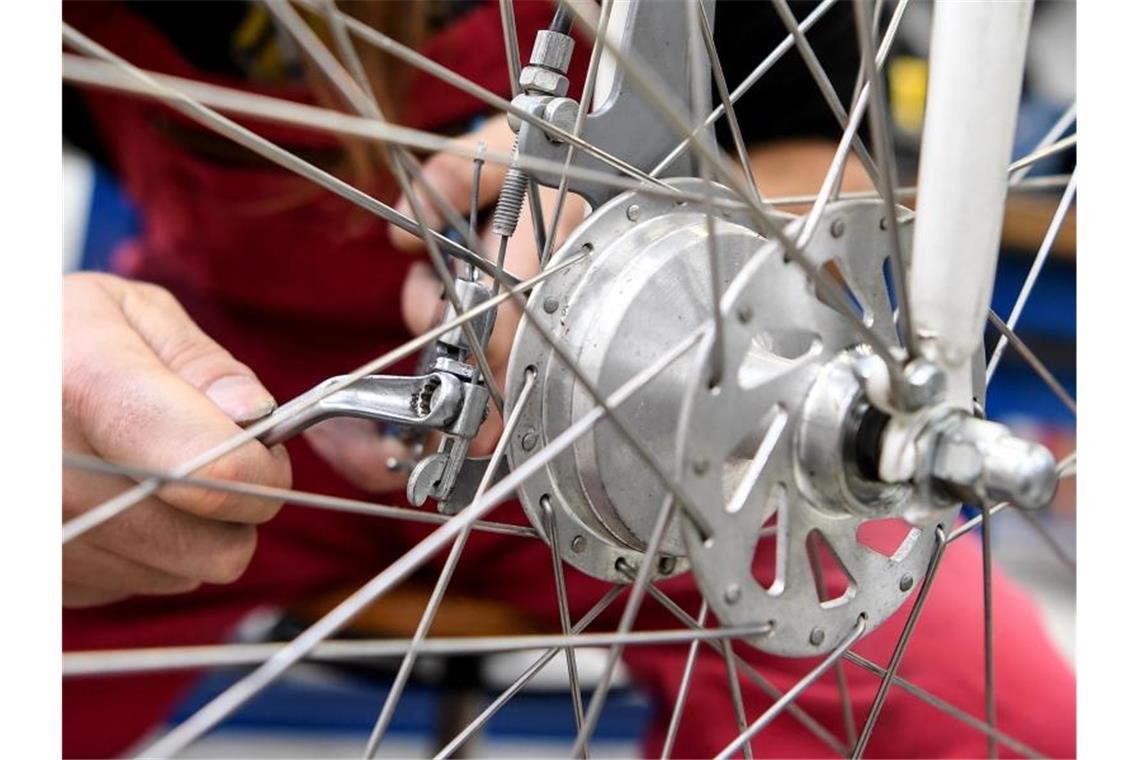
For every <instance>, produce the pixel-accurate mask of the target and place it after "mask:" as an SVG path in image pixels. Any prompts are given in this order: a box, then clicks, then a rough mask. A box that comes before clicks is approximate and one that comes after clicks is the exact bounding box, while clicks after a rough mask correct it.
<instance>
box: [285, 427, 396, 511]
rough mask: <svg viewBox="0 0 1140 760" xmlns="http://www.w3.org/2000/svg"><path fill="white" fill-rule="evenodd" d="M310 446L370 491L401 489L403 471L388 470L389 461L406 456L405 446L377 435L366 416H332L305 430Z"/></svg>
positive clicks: (350, 478)
mask: <svg viewBox="0 0 1140 760" xmlns="http://www.w3.org/2000/svg"><path fill="white" fill-rule="evenodd" d="M305 439H306V440H308V442H309V445H311V446H312V447H313V450H314V451H316V452H317V454H319V455H320V457H321V458H322V459H324V460H325V461H326V462H328V464H329V465H330V466H331V467H332V468H333V469H334V470H336V471H337V473H339V474H340V475H341V476H342V477H343V478H345V479H346V480H348V481H349V482H350V483H352V484H353V485H355V486H357V487H358V488H361V489H363V490H365V491H370V492H372V493H385V492H388V491H398V490H402V489H403V488H404V487H405V485H406V484H407V480H408V478H407V474H406V473H404V472H403V471H400V470H392V469H391V467H390V464H391V463H392V462H393V461H402V460H406V459H407V458H408V457H409V456H410V451H409V450H408V447H407V446H405V445H404V444H403V443H402V442H400V441H399V440H397V439H395V438H393V437H391V436H386V435H381V433H380V431H379V430H377V428H376V424H375V423H374V422H371V421H369V420H360V419H350V418H345V419H333V420H326V421H324V422H322V423H320V424H319V425H314V426H313V427H311V428H309V429H308V430H306V431H305Z"/></svg>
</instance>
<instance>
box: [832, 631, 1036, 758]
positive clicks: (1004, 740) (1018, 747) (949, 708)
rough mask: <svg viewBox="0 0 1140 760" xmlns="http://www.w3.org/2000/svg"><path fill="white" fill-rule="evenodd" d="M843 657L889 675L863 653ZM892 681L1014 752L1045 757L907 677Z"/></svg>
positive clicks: (877, 672) (882, 676)
mask: <svg viewBox="0 0 1140 760" xmlns="http://www.w3.org/2000/svg"><path fill="white" fill-rule="evenodd" d="M843 657H844V659H846V660H847V661H848V662H850V663H852V664H854V665H858V666H859V667H861V668H863V669H864V670H866V671H867V672H869V673H874V674H875V675H877V676H878V677H879V678H886V677H887V670H886V668H882V667H880V666H878V665H876V664H875V663H873V662H871V661H870V660H868V659H867V658H865V657H862V656H861V655H858V654H856V653H855V652H847V653H846V654H845V655H844V656H843ZM890 682H891V683H892V684H894V685H895V686H898V687H899V688H900V689H902V690H903V691H905V692H907V693H908V694H911V695H912V696H915V697H917V698H918V699H921V700H922V701H923V702H925V703H926V704H928V705H930V706H931V707H933V708H935V709H936V710H939V711H941V712H942V713H944V714H946V715H948V716H950V717H951V718H954V719H955V720H957V721H959V722H961V723H964V724H966V725H967V726H970V727H971V728H974V729H977V730H978V731H979V732H981V733H982V734H985V735H986V736H991V735H992V736H993V737H994V738H996V739H997V740H998V742H999V743H1001V744H1003V745H1004V746H1006V747H1009V748H1010V749H1012V750H1013V751H1014V752H1017V753H1019V754H1021V755H1024V756H1025V757H1045V754H1044V753H1042V752H1038V751H1037V750H1035V749H1033V748H1032V747H1030V746H1028V745H1026V744H1024V743H1023V742H1021V741H1019V740H1017V739H1014V738H1013V737H1012V736H1009V735H1007V734H1004V733H1002V732H1001V731H997V730H991V729H990V727H989V726H987V725H986V724H985V722H984V721H981V720H978V719H977V718H975V717H974V716H973V715H970V714H969V713H968V712H966V711H965V710H962V709H960V708H958V707H955V706H954V705H952V704H950V703H949V702H947V701H946V700H944V699H940V698H938V697H936V696H934V695H933V694H931V693H930V692H928V691H926V690H925V689H922V688H920V687H918V686H916V685H915V684H913V683H911V682H910V681H908V680H906V679H905V678H903V677H902V676H900V675H897V674H896V675H894V676H892V677H891V678H890Z"/></svg>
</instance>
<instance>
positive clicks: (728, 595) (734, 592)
mask: <svg viewBox="0 0 1140 760" xmlns="http://www.w3.org/2000/svg"><path fill="white" fill-rule="evenodd" d="M724 601H726V602H728V603H729V604H736V603H737V602H739V601H740V586H738V585H736V584H735V583H730V584H729V585H728V587H727V588H725V590H724Z"/></svg>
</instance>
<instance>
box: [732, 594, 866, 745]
mask: <svg viewBox="0 0 1140 760" xmlns="http://www.w3.org/2000/svg"><path fill="white" fill-rule="evenodd" d="M866 630H867V619H866V618H865V617H863V616H862V615H860V616H859V620H858V622H856V623H855V627H854V628H853V629H852V631H851V633H849V634H847V636H845V637H844V638H843V640H842V641H840V642H839V645H838V646H837V647H836V648H835V649H833V650H832V651H831V653H830V654H829V655H827V657H825V658H824V659H823V662H821V663H819V664H818V665H816V666H815V667H814V668H812V669H811V670H810V671H808V673H807V675H805V676H804V677H803V678H801V679H800V680H799V681H797V682H796V685H795V686H793V687H792V688H790V689H788V690H787V691H786V692H785V693H784V696H782V697H780V699H778V700H777V701H776V704H774V705H772V706H771V707H769V708H768V709H767V710H765V711H764V714H763V715H761V716H760V717H759V718H757V719H756V720H755V721H754V722H753V723H752V725H750V726H749V727H748V729H747V730H746V731H745V732H744V733H742V734H741V735H740V736H738V737H737V738H736V740H735V741H733V742H731V743H729V745H728V746H727V747H725V748H724V749H723V750H721V751H720V754H718V755H717V758H718V760H719V759H720V758H728V757H731V756H732V754H733V753H734V752H736V751H737V750H739V749H740V747H741V745H743V744H744V743H745V742H747V741H748V740H749V739H751V738H752V737H753V736H755V735H756V734H758V733H760V732H761V731H763V730H764V727H765V726H767V725H768V724H769V723H771V722H772V721H773V720H775V719H776V718H777V717H779V716H780V714H781V713H783V712H784V710H785V709H787V707H788V705H790V704H791V703H792V701H793V700H795V699H796V697H798V696H799V695H800V694H802V693H803V692H804V691H805V690H806V689H807V688H808V687H809V686H811V685H812V684H813V683H815V682H816V681H818V680H819V678H820V676H822V675H823V674H824V673H826V672H827V671H828V670H829V669H831V667H832V666H834V665H835V663H836V662H837V661H838V660H839V658H840V657H842V656H843V655H844V654H845V653H846V652H847V650H848V649H850V648H851V647H852V646H853V645H854V644H855V642H856V641H858V640H859V639H860V638H861V637H862V636H863V633H864V632H865V631H866Z"/></svg>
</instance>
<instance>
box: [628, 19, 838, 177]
mask: <svg viewBox="0 0 1140 760" xmlns="http://www.w3.org/2000/svg"><path fill="white" fill-rule="evenodd" d="M836 2H838V0H822V2H820V3H819V5H817V6H816V7H815V8H814V9H813V10H812V12H811V13H810V14H808V16H807V18H805V19H804V20H803V22H802V23H800V24H799V29H800V31H801V32H807V31H808V30H809V29H811V28H812V27H813V26H815V22H817V21H819V19H820V18H822V17H823V14H824V13H826V12H827V11H828V10H829V9H830V8H831V7H832V6H833V5H835V3H836ZM794 44H795V38H794V37H792V35H790V34H789V35H788V36H787V37H785V38H784V39H783V40H781V41H780V44H779V45H777V46H776V47H775V48H773V49H772V52H771V53H769V54H768V55H767V57H765V58H764V60H763V61H761V62H760V63H759V64H757V66H756V68H754V69H753V70H752V71H751V73H749V74H748V76H746V77H745V78H744V80H743V81H742V82H741V83H740V84H738V85H737V86H736V89H735V90H733V91H732V93H731V95H729V97H728V100H727V101H723V102H722V103H721V104H720V105H719V106H717V107H716V108H714V109H713V112H712V113H711V114H709V117H708V118H707V119H705V121H704V123H703V124H702V125H701V129H705V128H707V127H711V126H712V125H713V124H715V123H716V122H717V121H718V120H719V119H720V118H721V117H722V116H724V114H725V113H726V111H727V104H728V103H736V101H738V100H740V99H741V98H742V97H744V95H745V94H746V93H747V92H748V91H749V90H750V89H752V86H753V85H754V84H756V83H757V82H759V81H760V78H761V77H763V76H764V75H765V74H767V73H768V71H769V69H771V68H772V67H773V66H775V65H776V64H777V63H778V62H779V61H780V59H781V58H783V57H784V54H785V53H787V52H788V51H789V50H791V49H792V46H793V45H794ZM699 131H700V130H695V131H693V132H691V133H689V135H688V136H687V137H685V139H684V140H682V141H681V142H679V143H678V144H677V146H676V147H675V148H673V150H671V151H669V153H668V155H666V156H665V158H663V159H661V161H660V162H659V163H658V164H657V166H655V167H653V170H652V171H650V172H649V174H650V176H652V177H657V176H659V175H660V174H661V172H663V171H665V169H667V168H669V166H670V165H672V163H673V162H674V161H676V160H677V157H678V156H680V155H681V154H682V153H684V152H685V149H686V148H688V147H689V143H690V142H692V141H693V139H694V138H695V137H696V136H697V133H698V132H699Z"/></svg>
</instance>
